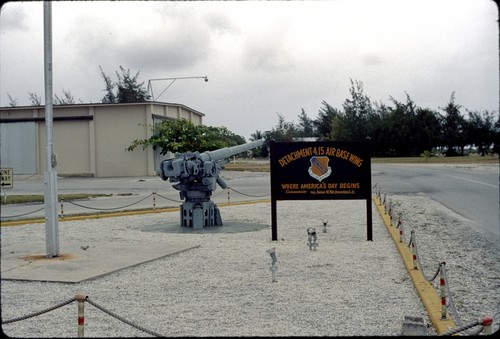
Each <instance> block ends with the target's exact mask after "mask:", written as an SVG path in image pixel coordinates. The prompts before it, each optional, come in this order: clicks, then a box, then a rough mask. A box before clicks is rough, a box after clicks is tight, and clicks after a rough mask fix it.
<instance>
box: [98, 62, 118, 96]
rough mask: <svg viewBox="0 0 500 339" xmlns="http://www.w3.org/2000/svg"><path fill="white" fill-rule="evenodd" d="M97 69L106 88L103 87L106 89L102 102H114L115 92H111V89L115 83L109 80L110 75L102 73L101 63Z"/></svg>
mask: <svg viewBox="0 0 500 339" xmlns="http://www.w3.org/2000/svg"><path fill="white" fill-rule="evenodd" d="M99 69H100V70H101V75H102V77H103V79H104V83H105V84H106V88H105V89H104V91H106V95H105V96H104V97H103V98H102V103H103V104H112V103H115V102H116V95H115V93H113V89H114V87H115V84H114V83H113V81H112V80H111V77H110V76H109V75H106V74H105V73H104V71H103V70H102V67H101V65H99Z"/></svg>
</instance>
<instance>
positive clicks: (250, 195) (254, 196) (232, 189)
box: [228, 187, 270, 198]
mask: <svg viewBox="0 0 500 339" xmlns="http://www.w3.org/2000/svg"><path fill="white" fill-rule="evenodd" d="M228 189H229V190H231V191H233V192H236V193H238V194H241V195H244V196H247V197H252V198H264V197H268V196H270V194H264V195H254V194H245V193H242V192H240V191H237V190H235V189H234V188H231V187H228Z"/></svg>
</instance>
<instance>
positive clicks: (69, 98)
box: [54, 88, 75, 105]
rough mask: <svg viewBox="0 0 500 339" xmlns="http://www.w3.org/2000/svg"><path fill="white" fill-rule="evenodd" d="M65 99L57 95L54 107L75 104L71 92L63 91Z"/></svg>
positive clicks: (55, 95)
mask: <svg viewBox="0 0 500 339" xmlns="http://www.w3.org/2000/svg"><path fill="white" fill-rule="evenodd" d="M62 92H63V95H64V97H63V98H59V97H58V96H57V94H54V105H73V104H74V103H75V98H74V97H73V95H72V94H71V92H70V91H66V90H64V88H63V89H62Z"/></svg>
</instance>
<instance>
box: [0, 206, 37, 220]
mask: <svg viewBox="0 0 500 339" xmlns="http://www.w3.org/2000/svg"><path fill="white" fill-rule="evenodd" d="M44 209H45V206H44V207H42V208H40V209H37V210H36V211H33V212H28V213H23V214H16V215H6V216H0V219H6V218H17V217H24V216H25V215H30V214H33V213H36V212H40V211H42V210H44Z"/></svg>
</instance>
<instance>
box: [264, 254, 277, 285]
mask: <svg viewBox="0 0 500 339" xmlns="http://www.w3.org/2000/svg"><path fill="white" fill-rule="evenodd" d="M266 252H267V253H269V255H271V259H272V262H271V268H270V271H271V272H272V274H273V282H276V271H277V270H278V266H276V262H277V261H278V258H277V257H276V248H275V247H273V248H271V249H269V250H267V251H266Z"/></svg>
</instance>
